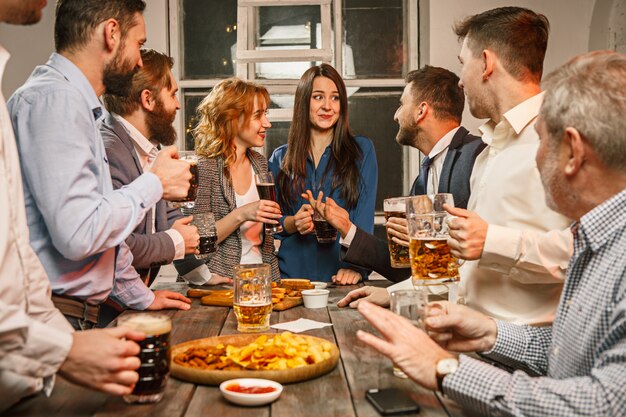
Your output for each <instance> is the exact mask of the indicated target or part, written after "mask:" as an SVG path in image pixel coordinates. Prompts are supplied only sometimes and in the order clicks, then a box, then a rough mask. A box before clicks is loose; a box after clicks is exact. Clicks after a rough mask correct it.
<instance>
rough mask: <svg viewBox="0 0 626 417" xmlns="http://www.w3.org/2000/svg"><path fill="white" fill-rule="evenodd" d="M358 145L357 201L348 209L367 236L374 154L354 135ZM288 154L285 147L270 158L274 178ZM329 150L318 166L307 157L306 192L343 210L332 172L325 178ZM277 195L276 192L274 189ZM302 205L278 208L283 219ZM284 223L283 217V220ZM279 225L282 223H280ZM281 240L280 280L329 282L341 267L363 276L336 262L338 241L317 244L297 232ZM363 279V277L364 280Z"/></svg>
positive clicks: (374, 183) (370, 229) (375, 180)
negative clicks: (333, 185)
mask: <svg viewBox="0 0 626 417" xmlns="http://www.w3.org/2000/svg"><path fill="white" fill-rule="evenodd" d="M355 139H356V141H357V144H358V145H359V147H360V148H361V152H362V154H363V158H362V159H360V160H359V161H357V165H358V169H359V173H360V178H359V200H358V202H357V204H356V206H355V207H353V208H351V209H349V210H348V212H349V214H350V220H351V221H352V223H354V224H355V225H357V226H358V227H360V228H361V229H363V230H365V231H366V232H368V233H373V232H374V205H375V203H376V187H377V183H378V164H377V163H376V151H375V150H374V145H373V144H372V141H371V140H369V139H368V138H365V137H363V136H357V137H356V138H355ZM286 153H287V145H283V146H280V147H278V148H277V149H276V150H275V151H274V153H273V154H272V156H271V157H270V159H269V168H270V170H271V171H272V174H273V175H274V178H276V177H277V176H278V172H279V171H280V166H281V164H282V161H283V158H284V157H285V154H286ZM331 153H332V149H331V146H330V145H329V146H328V147H326V149H325V150H324V153H323V154H322V157H321V159H320V161H319V163H318V164H317V168H316V167H315V164H314V163H313V160H312V159H311V158H310V157H309V158H308V159H307V163H306V178H305V182H304V185H305V189H307V190H311V191H313V192H314V195H315V197H317V191H318V190H321V191H323V192H324V196H326V197H331V198H332V199H333V200H335V202H336V203H337V204H338V205H340V206H341V207H343V208H346V203H345V201H344V199H343V198H342V197H341V190H340V189H338V188H335V189H333V188H332V187H331V182H332V176H333V171H332V169H331V170H329V172H328V173H326V175H324V173H325V171H326V168H327V166H328V163H329V161H330V157H331ZM277 192H279V190H277ZM303 204H308V201H306V200H305V199H303V198H302V197H300V196H298V198H297V200H296V204H294V205H293V208H289V207H281V210H282V211H283V215H284V216H293V215H294V214H296V213H297V211H298V210H299V209H300V207H301V206H302V205H303ZM283 221H284V217H283ZM281 222H282V221H281ZM277 237H278V238H279V239H281V244H280V249H279V250H278V266H279V267H280V274H281V276H283V277H297V278H309V279H311V280H312V281H330V280H331V277H332V276H333V275H335V274H336V273H337V271H338V270H339V269H340V268H348V269H353V270H356V271H358V272H360V273H361V274H362V275H365V274H366V273H367V271H366V270H364V269H361V268H357V267H355V266H354V265H352V264H348V263H346V262H340V261H339V252H340V246H339V238H337V240H336V241H335V243H333V244H319V243H317V239H316V238H315V234H314V233H311V234H308V235H301V234H300V233H298V232H296V233H293V234H291V235H286V234H285V233H283V235H279V236H277ZM364 278H365V277H364Z"/></svg>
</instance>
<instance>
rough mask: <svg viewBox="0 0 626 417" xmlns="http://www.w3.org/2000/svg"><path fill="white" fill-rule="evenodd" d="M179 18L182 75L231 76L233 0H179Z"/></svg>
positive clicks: (234, 27) (234, 39)
mask: <svg viewBox="0 0 626 417" xmlns="http://www.w3.org/2000/svg"><path fill="white" fill-rule="evenodd" d="M181 20H182V28H181V36H182V45H181V46H182V51H183V53H182V54H183V78H184V79H200V78H228V77H231V76H233V75H234V73H235V71H234V64H233V59H234V56H235V55H234V51H235V49H234V48H235V45H236V43H237V0H220V1H204V0H183V1H182V9H181Z"/></svg>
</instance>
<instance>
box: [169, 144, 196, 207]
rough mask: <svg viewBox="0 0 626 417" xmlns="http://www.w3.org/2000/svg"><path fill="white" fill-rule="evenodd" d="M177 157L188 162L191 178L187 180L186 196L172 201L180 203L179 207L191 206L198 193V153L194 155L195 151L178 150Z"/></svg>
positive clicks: (194, 203)
mask: <svg viewBox="0 0 626 417" xmlns="http://www.w3.org/2000/svg"><path fill="white" fill-rule="evenodd" d="M178 159H180V160H181V161H185V162H187V163H188V164H189V171H190V172H191V179H190V180H189V191H188V192H187V196H186V197H185V198H183V199H181V200H175V201H173V202H176V203H182V204H180V205H179V207H180V206H182V207H186V208H193V207H194V206H195V205H196V196H197V194H198V155H196V153H195V151H179V152H178Z"/></svg>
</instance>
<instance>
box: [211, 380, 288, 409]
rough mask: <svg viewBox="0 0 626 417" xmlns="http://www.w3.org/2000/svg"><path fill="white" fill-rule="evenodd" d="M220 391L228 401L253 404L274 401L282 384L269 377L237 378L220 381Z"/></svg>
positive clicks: (280, 390)
mask: <svg viewBox="0 0 626 417" xmlns="http://www.w3.org/2000/svg"><path fill="white" fill-rule="evenodd" d="M220 391H222V395H223V396H224V398H226V399H227V400H228V401H230V402H233V403H235V404H239V405H248V406H254V405H263V404H269V403H271V402H272V401H275V400H276V399H277V398H278V397H280V394H281V393H282V392H283V386H282V385H281V384H279V383H278V382H274V381H270V380H269V379H260V378H238V379H230V380H228V381H224V382H222V383H221V384H220Z"/></svg>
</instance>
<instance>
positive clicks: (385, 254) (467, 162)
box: [339, 126, 486, 282]
mask: <svg viewBox="0 0 626 417" xmlns="http://www.w3.org/2000/svg"><path fill="white" fill-rule="evenodd" d="M485 146H486V145H485V144H484V143H483V141H482V140H480V138H479V137H478V136H474V135H471V134H470V133H469V132H468V131H467V129H465V128H464V127H462V126H461V127H460V128H459V130H457V132H456V133H455V135H454V137H453V138H452V141H451V142H450V146H449V147H448V153H447V154H446V159H444V161H443V168H442V170H441V177H440V179H439V192H440V193H452V195H453V196H454V205H455V206H456V207H461V208H467V202H468V201H469V196H470V176H471V175H472V169H473V168H474V161H475V160H476V157H477V156H478V155H479V154H480V153H481V152H482V151H483V149H485ZM423 194H426V189H425V187H424V184H423V182H422V181H420V177H419V176H418V177H417V178H416V179H415V181H414V182H413V186H412V187H411V191H410V194H409V195H423ZM339 256H340V259H341V260H342V261H344V262H350V263H352V264H355V265H359V266H362V267H365V268H369V269H373V270H374V271H376V272H378V273H379V274H380V275H382V276H384V277H385V278H387V279H388V280H390V281H394V282H398V281H402V280H404V279H406V278H408V277H409V276H410V275H411V269H410V268H392V267H391V262H390V259H389V247H388V246H387V241H386V240H382V239H379V238H377V237H375V236H374V235H371V234H369V233H367V232H365V231H363V230H361V229H359V228H358V227H357V230H356V234H355V235H354V238H353V239H352V243H351V244H350V247H349V248H348V249H346V248H345V247H343V246H342V247H341V253H340V255H339Z"/></svg>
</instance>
